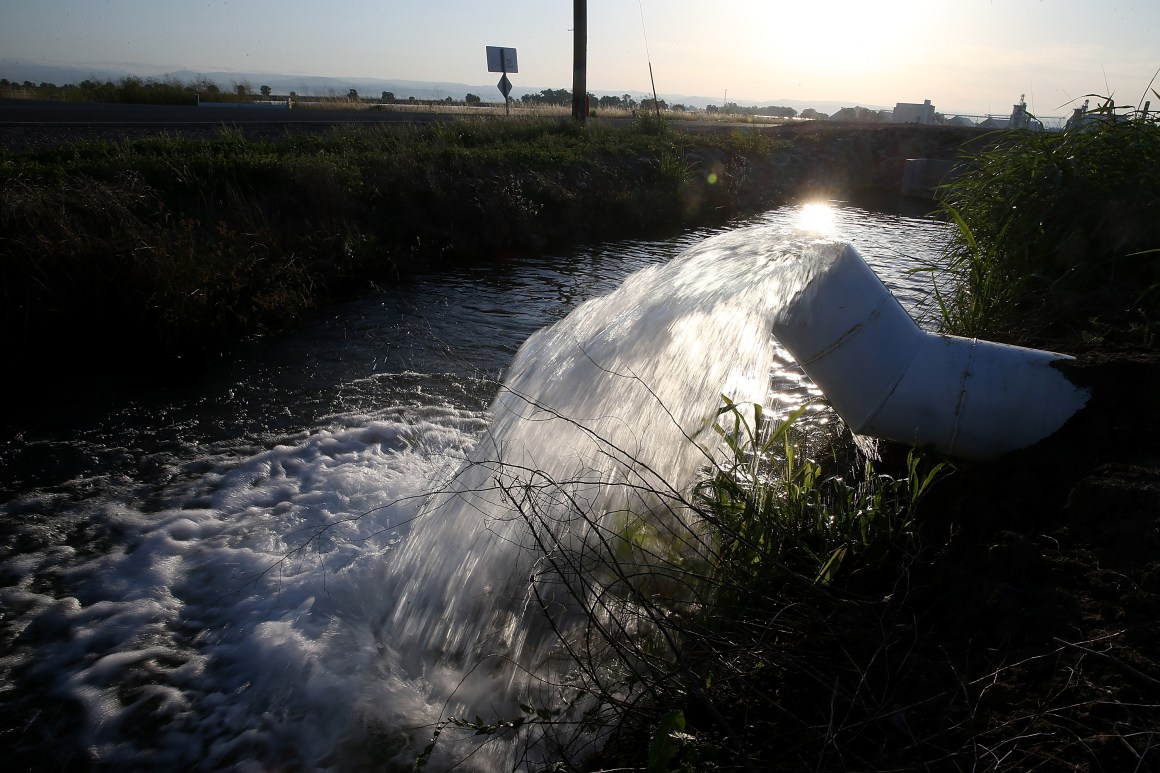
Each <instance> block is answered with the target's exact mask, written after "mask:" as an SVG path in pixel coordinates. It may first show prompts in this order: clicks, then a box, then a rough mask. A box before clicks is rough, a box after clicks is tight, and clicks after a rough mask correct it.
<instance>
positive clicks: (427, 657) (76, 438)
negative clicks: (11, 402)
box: [0, 206, 946, 770]
mask: <svg viewBox="0 0 1160 773" xmlns="http://www.w3.org/2000/svg"><path fill="white" fill-rule="evenodd" d="M803 220H807V221H812V222H807V223H805V224H806V225H808V226H809V227H810V228H813V229H818V230H821V231H824V232H827V233H828V234H830V235H832V236H837V237H840V238H844V239H849V240H850V241H852V242H854V244H855V245H856V246H857V248H858V249H859V250H860V251H861V252H862V253H863V255H864V256H865V257H866V258H867V260H868V261H869V262H870V263H871V264H872V265H873V266H874V267H875V268H876V270H877V271H878V272H879V273H880V275H882V276H883V278H884V281H886V282H887V284H888V285H890V286H891V287H892V289H893V290H894V291H895V293H896V295H897V296H898V297H899V299H900V300H901V301H902V302H903V304H904V305H906V306H908V307H909V308H911V309H912V310H913V313H918V314H920V313H921V309H920V307H921V305H922V304H923V303H924V302H925V299H926V297H927V295H928V291H927V284H926V282H927V280H925V279H923V278H921V277H915V276H913V275H911V274H908V273H907V269H909V268H912V267H914V266H915V265H916V264H917V262H918V261H924V260H929V259H932V258H933V257H934V256H935V255H936V254H937V252H938V250H939V249H940V248H941V245H942V243H943V240H944V239H945V236H946V231H945V226H944V225H943V224H941V223H938V222H936V221H932V220H928V219H923V218H910V217H903V216H898V215H886V214H881V213H872V212H868V211H865V210H862V209H858V208H855V207H849V206H838V207H831V208H826V207H813V208H800V207H798V208H786V209H783V210H779V211H776V212H772V213H769V214H768V215H766V216H764V217H762V218H758V219H756V220H754V221H751V222H747V223H739V224H735V226H734V227H733V228H731V229H729V233H725V234H723V235H719V236H717V238H715V239H714V240H713V241H712V242H710V243H709V244H708V245H707V246H700V247H696V246H694V245H698V244H700V243H701V242H702V240H704V239H705V238H706V237H709V236H713V235H714V233H715V232H708V231H698V232H693V233H689V234H686V235H684V236H682V237H680V238H678V239H673V240H666V241H659V242H621V243H615V244H605V245H600V246H598V247H593V248H590V249H587V250H584V251H581V252H579V253H577V254H575V255H568V256H548V257H540V258H534V259H526V260H520V261H516V262H514V263H512V264H505V265H497V266H490V267H487V268H480V267H476V268H471V269H464V270H462V271H459V272H453V273H445V274H440V275H438V276H431V277H425V278H421V279H419V280H416V281H415V282H414V283H412V284H411V285H409V286H407V287H404V288H400V289H397V290H391V291H384V292H382V293H380V294H377V295H375V296H372V297H368V298H364V299H361V300H359V301H357V302H353V303H350V304H346V305H344V306H342V307H339V308H335V309H331V310H329V311H328V313H327V314H326V315H325V316H324V317H321V318H319V319H318V320H316V321H315V322H314V323H312V324H310V325H308V326H306V327H304V328H303V329H302V330H299V331H296V332H295V333H294V334H292V335H288V336H286V337H284V338H280V339H278V340H265V341H261V342H255V343H254V344H252V345H251V346H250V347H249V348H247V349H245V350H243V351H242V352H240V353H239V355H238V356H237V357H236V358H235V359H234V360H233V361H232V362H231V363H230V364H229V365H228V366H224V367H223V368H222V369H221V371H220V372H217V373H214V374H211V375H210V376H208V377H206V378H204V379H201V380H199V381H197V382H196V383H190V384H188V385H186V386H184V387H181V388H173V389H169V390H167V391H164V392H161V393H147V392H141V393H137V394H129V395H126V396H125V397H124V398H123V399H122V400H121V401H120V402H117V401H114V402H112V403H109V404H106V405H104V406H103V407H100V408H94V407H92V406H91V405H90V406H89V407H87V408H86V409H85V410H83V411H82V410H79V409H77V408H76V407H75V406H71V405H64V404H62V405H61V406H60V411H59V412H58V415H57V416H55V417H50V418H49V420H45V421H32V420H30V421H29V422H28V423H27V424H26V426H24V427H23V428H22V429H20V431H19V432H18V433H17V434H16V436H15V437H13V438H10V439H7V442H5V444H4V446H3V447H2V448H0V462H2V463H3V471H2V472H0V491H2V492H3V493H4V496H5V500H4V504H3V505H2V507H0V535H2V536H3V541H2V543H0V544H2V545H3V546H4V547H3V550H2V553H0V605H2V606H0V612H2V615H3V617H2V619H0V733H2V734H3V738H4V741H5V746H7V747H9V748H11V749H13V750H14V752H13V753H14V754H15V755H16V758H17V760H18V761H20V760H22V761H25V762H26V763H28V764H31V763H32V762H33V761H39V762H40V763H41V764H44V763H45V761H46V760H51V761H52V764H55V765H57V766H61V767H63V766H71V767H85V766H92V765H96V766H97V767H101V768H109V769H117V770H127V769H222V768H226V767H231V768H237V769H239V770H267V769H270V768H286V769H303V768H317V769H333V770H350V769H365V768H367V767H371V766H376V767H377V766H383V767H386V766H388V764H392V765H396V766H398V768H399V769H408V766H409V765H410V763H411V762H412V761H413V760H414V759H415V756H416V755H417V754H418V753H419V752H420V751H421V750H422V749H423V748H424V746H425V745H426V744H427V743H428V742H429V741H430V740H431V737H432V733H433V730H434V729H435V728H436V727H438V726H440V723H441V722H444V721H445V720H447V719H448V718H449V717H451V716H458V717H463V716H467V717H473V716H475V715H479V716H481V717H485V718H488V719H494V718H498V717H509V716H512V715H513V714H518V713H519V711H520V709H519V704H521V703H526V702H527V701H529V700H540V701H547V700H549V699H550V698H551V695H550V694H549V693H551V692H552V690H555V689H556V685H558V683H559V682H560V681H561V680H562V675H563V674H564V673H565V672H566V670H567V668H568V661H567V658H564V657H562V655H561V651H560V647H559V639H558V636H557V633H558V631H559V630H566V628H567V626H568V624H569V620H570V618H569V596H568V590H569V588H568V587H567V583H566V582H560V578H559V577H558V576H555V575H553V574H552V573H551V572H549V571H543V570H542V567H543V565H542V563H540V562H538V561H537V558H538V556H539V555H540V553H539V552H538V551H540V550H541V549H542V548H543V546H544V545H545V544H546V545H549V546H551V547H554V548H559V549H564V548H570V547H575V546H576V545H577V544H578V543H580V544H582V543H583V541H584V540H585V539H586V538H587V537H586V534H587V532H586V531H585V529H586V528H588V527H590V526H591V524H592V521H591V519H587V520H586V519H581V521H580V522H579V523H578V522H577V521H576V520H575V518H574V516H575V513H576V511H577V506H578V505H581V506H582V508H581V509H582V510H583V511H584V512H586V513H592V512H596V513H612V514H615V513H619V512H622V511H624V510H625V509H626V508H635V509H638V510H639V509H641V508H645V509H647V508H648V506H649V502H648V501H646V500H647V499H648V497H643V496H642V495H641V493H640V492H641V491H642V490H644V489H646V488H648V489H658V490H661V491H663V490H665V489H666V487H670V486H671V487H674V489H675V490H679V489H681V488H682V487H683V486H684V485H685V484H686V483H687V482H688V481H689V480H691V479H692V477H693V476H694V475H695V473H696V470H697V468H698V466H699V465H701V464H703V462H704V460H705V458H706V454H710V455H711V454H712V448H711V447H710V445H709V444H708V443H707V442H700V443H698V441H700V440H701V439H702V437H703V435H704V431H705V429H706V428H707V427H708V426H709V424H710V423H711V419H712V416H713V414H714V412H715V409H716V407H717V406H718V404H719V400H720V395H721V394H722V393H723V392H725V393H728V394H731V395H732V396H733V397H735V398H736V399H738V400H742V401H762V402H765V403H767V404H769V405H771V406H773V407H779V406H780V407H781V408H783V409H788V408H789V407H791V406H795V405H797V404H800V403H801V402H803V401H806V400H809V399H811V398H816V397H817V396H818V395H817V392H816V390H815V389H814V388H813V387H812V385H811V384H809V382H808V380H806V379H805V378H804V377H803V376H802V375H801V373H800V371H797V370H796V369H795V367H794V365H793V363H792V361H791V360H790V359H789V358H788V357H787V356H786V355H785V354H784V352H782V351H780V350H779V348H778V347H777V346H776V342H773V341H772V340H771V338H770V336H769V333H768V331H769V320H770V318H771V315H773V314H776V313H777V310H778V308H779V304H780V303H781V301H782V299H784V298H785V297H787V294H792V292H793V291H794V289H795V288H796V287H799V286H800V284H801V282H802V281H804V279H805V278H808V276H809V271H810V263H809V261H808V260H807V259H804V258H803V255H804V254H805V253H808V248H807V247H806V246H803V245H805V242H803V241H801V239H800V238H799V237H792V238H790V239H789V241H787V238H786V237H785V236H784V234H786V233H787V232H788V231H789V230H790V229H791V228H797V227H798V226H800V225H802V221H803ZM794 239H798V241H794ZM690 248H692V249H690ZM678 255H680V257H676V256H678ZM545 326H548V327H545ZM517 351H518V352H519V354H518V356H517ZM501 377H502V381H501ZM78 388H83V374H78ZM815 420H816V421H819V422H821V421H827V420H829V418H828V417H827V416H826V414H825V411H824V410H822V409H819V411H818V412H817V417H816V419H815ZM529 513H531V514H533V515H534V518H529V517H528V515H529ZM597 520H598V519H597ZM537 526H546V527H547V528H546V531H544V532H540V531H537V530H536V528H535V527H537ZM541 607H547V608H549V609H551V610H553V612H552V615H553V616H552V618H551V619H552V622H553V624H554V626H555V627H553V626H549V625H547V624H546V623H545V622H544V621H545V620H546V619H547V618H546V617H545V616H544V615H543V614H542V613H541ZM529 696H534V697H529ZM467 735H468V736H469V737H468V739H467V742H460V741H457V740H456V739H455V738H453V737H452V736H453V733H451V732H448V733H447V735H446V736H445V737H444V738H442V739H441V741H440V744H439V745H438V746H437V749H436V755H435V756H434V757H433V758H432V760H431V762H430V765H429V768H428V769H430V770H441V769H446V768H448V767H450V766H451V765H452V764H454V763H456V762H459V761H461V760H464V759H466V764H465V767H464V768H462V769H478V770H501V769H511V768H512V766H513V765H515V764H517V763H518V762H519V761H521V760H527V761H534V760H535V759H536V755H537V754H539V753H541V751H542V748H543V747H538V746H536V745H535V742H536V739H535V738H534V737H532V736H530V735H529V734H527V733H524V734H514V735H509V736H508V737H507V738H506V739H505V740H500V741H493V742H491V743H487V744H485V745H484V746H483V747H482V748H477V747H478V746H479V742H478V741H473V740H472V738H471V737H470V733H468V734H467ZM50 766H51V765H50Z"/></svg>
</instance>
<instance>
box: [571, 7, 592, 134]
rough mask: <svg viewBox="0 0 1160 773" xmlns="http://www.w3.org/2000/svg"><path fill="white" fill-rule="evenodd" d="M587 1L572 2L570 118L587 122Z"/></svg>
mask: <svg viewBox="0 0 1160 773" xmlns="http://www.w3.org/2000/svg"><path fill="white" fill-rule="evenodd" d="M587 71H588V0H572V118H573V119H575V120H576V121H577V122H579V123H581V124H582V123H584V122H585V121H586V120H588V72H587Z"/></svg>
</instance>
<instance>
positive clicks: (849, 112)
mask: <svg viewBox="0 0 1160 773" xmlns="http://www.w3.org/2000/svg"><path fill="white" fill-rule="evenodd" d="M830 120H831V121H846V122H852V123H880V122H881V121H882V116H881V115H880V114H879V113H878V111H877V110H871V109H869V108H867V107H862V106H861V105H858V106H856V107H843V108H842V109H841V110H839V111H838V112H836V113H834V114H833V115H832V116H830Z"/></svg>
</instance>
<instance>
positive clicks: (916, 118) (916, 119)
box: [890, 99, 935, 126]
mask: <svg viewBox="0 0 1160 773" xmlns="http://www.w3.org/2000/svg"><path fill="white" fill-rule="evenodd" d="M890 120H891V121H892V122H893V123H917V124H922V125H923V126H928V125H930V124H933V123H934V122H935V120H934V105H932V104H931V103H930V100H929V99H927V100H924V101H923V103H922V104H921V105H916V104H914V103H912V102H899V103H898V104H896V105H895V106H894V112H893V113H892V114H891V117H890Z"/></svg>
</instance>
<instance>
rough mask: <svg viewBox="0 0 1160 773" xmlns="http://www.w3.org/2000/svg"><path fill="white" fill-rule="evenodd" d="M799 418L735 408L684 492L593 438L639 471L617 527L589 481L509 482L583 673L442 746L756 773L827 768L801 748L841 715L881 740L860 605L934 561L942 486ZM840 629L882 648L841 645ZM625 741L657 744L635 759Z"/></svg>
mask: <svg viewBox="0 0 1160 773" xmlns="http://www.w3.org/2000/svg"><path fill="white" fill-rule="evenodd" d="M801 416H802V411H796V412H794V413H792V414H791V415H790V416H788V417H787V418H786V419H784V420H772V419H771V418H770V417H769V416H768V415H767V414H766V413H765V412H764V411H762V410H761V409H760V408H758V407H756V406H739V405H736V404H734V403H732V402H730V401H728V400H726V401H725V404H724V407H723V408H722V409H721V411H720V414H719V416H718V421H717V423H716V425H715V429H716V437H717V440H718V443H717V444H715V443H712V442H707V443H706V444H705V446H704V450H705V451H706V454H707V455H706V465H705V467H704V470H703V474H702V476H701V477H700V480H699V482H698V483H696V484H695V485H694V486H693V487H692V489H691V490H690V491H681V490H677V489H675V488H672V487H670V486H668V485H667V484H665V483H664V482H663V481H655V480H651V479H650V478H649V474H648V470H647V467H646V466H645V465H642V464H641V463H640V462H639V460H635V459H633V458H632V457H631V456H630V455H629V454H627V453H626V452H625V451H624V450H623V449H619V448H617V447H615V446H614V445H612V444H609V443H605V442H604V441H601V440H600V439H599V438H594V439H595V440H596V441H597V442H598V443H600V444H601V449H602V454H604V455H606V456H608V457H609V458H611V459H615V460H618V462H619V463H620V464H622V465H623V466H624V469H625V470H627V471H629V472H628V473H626V475H625V476H624V481H623V482H622V483H620V484H617V485H619V486H621V487H623V489H624V491H623V492H622V493H623V496H622V497H616V496H612V497H610V501H617V500H618V499H623V500H624V501H626V502H629V503H632V504H631V505H630V506H628V507H627V508H626V509H624V510H616V511H601V510H599V508H597V509H596V510H591V509H589V508H588V507H586V506H585V505H586V504H587V503H589V502H590V500H591V497H585V496H581V495H578V494H577V493H576V490H577V487H578V486H581V485H582V483H581V482H579V481H559V480H551V479H549V478H548V476H546V475H545V474H544V473H543V471H539V470H525V471H516V470H510V469H508V470H506V471H505V475H508V474H510V475H513V481H512V482H510V483H509V484H499V483H497V485H498V486H499V489H498V493H499V494H500V495H501V496H504V497H505V498H506V500H507V501H508V502H509V503H510V505H511V506H512V508H513V510H514V512H515V513H517V514H518V516H519V517H520V518H521V519H523V520H524V521H525V523H526V525H527V527H528V532H529V534H531V535H532V536H533V537H534V539H533V543H534V547H533V548H532V549H533V550H534V557H533V561H532V564H533V565H534V566H535V567H536V569H535V571H534V572H533V575H534V576H533V578H532V580H531V583H530V587H529V591H530V593H531V596H532V597H533V598H536V599H539V600H540V602H541V604H542V605H543V612H544V616H545V619H548V620H558V619H559V614H558V611H559V609H560V608H561V606H562V605H563V604H564V603H565V602H564V601H563V599H562V594H561V589H564V591H565V592H566V595H567V597H568V601H567V602H566V603H567V605H568V606H570V607H571V608H572V609H573V610H574V612H576V613H578V614H579V615H580V617H581V619H583V620H584V621H585V622H584V623H583V624H582V625H581V626H580V627H579V628H574V627H571V626H569V627H567V628H560V629H558V633H559V634H560V635H561V637H562V638H561V641H560V647H559V648H560V649H561V651H562V652H565V653H567V655H568V656H569V657H570V658H571V660H572V663H573V667H572V668H568V669H566V670H565V673H564V674H562V675H561V681H560V682H558V683H553V684H552V685H550V687H551V690H550V694H551V695H553V696H555V699H554V702H550V703H548V704H547V705H541V704H540V703H537V702H536V700H535V699H529V701H528V702H526V703H525V704H524V705H523V706H522V712H523V713H522V714H520V715H518V716H507V717H481V718H476V719H474V720H470V721H465V720H463V719H448V720H446V721H445V722H443V723H441V724H440V725H438V726H437V727H436V728H435V731H434V739H433V742H432V743H433V744H438V743H439V738H440V735H441V734H442V733H443V732H444V730H446V729H447V728H448V727H450V726H453V727H455V728H456V729H457V730H458V731H460V732H463V731H467V732H474V733H476V734H478V735H481V736H489V735H504V734H507V733H510V732H513V731H515V730H516V729H518V728H522V729H523V730H524V731H526V732H531V733H532V734H533V735H534V736H536V737H539V738H542V739H545V740H548V739H554V742H555V743H557V744H559V748H558V749H557V750H556V752H557V754H558V755H560V757H561V758H562V759H568V756H569V755H570V754H572V753H575V752H576V751H577V750H580V749H582V748H583V747H578V746H576V745H575V743H576V737H575V735H574V734H575V733H576V731H577V730H584V731H586V732H587V733H590V734H595V735H596V736H598V737H601V738H606V737H608V736H609V735H610V734H611V735H613V736H614V737H613V739H612V740H611V741H610V743H609V747H608V750H607V752H606V754H608V755H609V757H608V759H610V760H612V761H613V762H614V764H615V765H621V764H625V763H626V762H627V761H631V762H633V763H637V764H641V765H642V766H645V765H647V766H648V768H649V769H650V770H657V771H663V770H667V769H675V770H689V771H692V770H711V769H722V770H725V769H739V768H744V767H746V766H750V765H753V766H757V768H759V769H761V768H762V766H763V765H766V764H774V765H776V764H785V763H788V762H790V761H792V762H795V763H801V761H802V760H808V759H813V760H814V761H816V760H817V759H818V755H822V756H824V755H825V754H826V749H825V741H824V740H823V739H820V738H809V739H807V738H805V737H793V734H794V733H796V732H798V731H799V730H801V729H802V727H803V726H808V727H809V728H810V733H811V734H816V732H817V729H818V728H817V725H816V723H817V721H818V719H817V717H818V713H819V712H823V713H824V712H825V711H828V710H830V709H831V708H832V707H833V706H834V704H835V703H838V704H840V705H841V711H842V712H843V713H844V715H845V716H844V718H843V719H842V722H843V723H846V722H849V723H850V725H851V726H856V727H857V728H858V730H857V732H858V733H859V735H861V734H863V733H864V734H866V736H867V737H870V736H873V734H874V732H875V728H880V727H881V726H883V725H888V724H889V723H890V721H891V719H890V710H889V709H888V708H885V707H883V706H882V705H881V701H880V700H879V697H878V696H869V695H868V694H867V693H866V691H865V690H864V689H863V687H864V685H863V687H860V686H859V681H860V680H865V679H866V678H867V675H868V673H870V672H871V671H876V670H877V669H879V668H880V667H881V666H882V665H883V664H875V663H873V654H872V652H873V650H871V651H870V652H867V651H866V650H865V648H864V645H870V644H873V643H874V640H875V637H874V635H873V634H874V630H873V622H872V621H873V616H874V615H876V614H878V613H879V612H880V609H879V607H878V606H876V605H875V604H873V603H869V602H868V601H867V599H869V598H872V597H873V596H874V595H876V594H877V595H883V594H887V595H888V594H889V593H890V592H891V591H892V590H894V589H895V588H896V584H897V583H898V582H899V579H900V577H903V576H904V575H905V572H906V567H907V566H908V564H909V562H910V561H911V560H913V558H914V557H915V556H916V555H917V553H918V551H919V550H920V549H921V545H920V543H919V541H918V539H917V535H916V518H917V512H918V508H919V507H920V504H921V502H922V500H923V499H924V498H925V496H926V495H927V494H928V492H929V491H930V490H931V488H932V487H933V486H935V485H936V483H937V480H938V479H939V478H940V477H942V476H943V475H944V474H946V473H947V472H949V468H948V467H946V466H945V465H943V464H941V463H932V462H928V461H926V460H924V459H922V458H920V457H919V456H917V455H915V454H912V455H911V456H910V457H909V458H908V459H907V461H906V462H904V463H903V465H902V469H901V473H900V474H897V475H892V474H887V472H886V471H885V470H883V469H879V468H878V466H877V464H876V463H875V462H871V461H867V460H866V459H865V458H863V457H860V456H858V455H857V454H856V453H854V452H853V450H852V446H851V445H850V437H849V435H848V434H835V435H833V436H829V437H823V438H817V437H815V436H813V435H807V433H805V432H804V431H803V430H802V429H801V428H800V426H799V422H800V419H801ZM690 442H692V441H691V440H690ZM718 444H719V448H720V451H721V456H720V461H713V460H714V459H717V458H718V454H717V452H716V451H715V450H714V449H715V448H717V447H718ZM497 480H498V478H497ZM541 591H545V592H546V593H547V594H548V596H550V598H541V596H540V595H539V594H540V592H541ZM553 625H555V623H553ZM846 626H855V627H860V628H864V629H865V630H867V631H869V632H870V634H871V635H870V636H869V637H864V638H865V641H862V642H857V643H853V642H847V641H846V640H845V638H844V637H845V633H844V631H843V630H840V629H844V628H845V627H846ZM887 640H888V642H889V643H888V645H887V644H885V643H882V642H885V641H887ZM880 644H881V646H891V647H893V646H895V644H896V642H895V641H894V640H893V638H892V637H891V636H887V637H886V639H884V640H881V641H880ZM875 646H877V645H875ZM842 650H844V652H842ZM839 653H841V656H840V657H835V656H836V655H837V654H839ZM803 679H804V680H806V681H807V682H810V683H813V681H814V680H815V679H817V680H820V682H821V683H820V684H818V685H817V686H818V688H819V689H818V691H817V692H816V694H815V695H814V696H813V699H812V700H811V701H810V702H808V703H807V702H805V701H802V702H801V704H800V705H799V706H796V707H787V706H785V705H783V704H782V700H783V699H784V696H786V695H789V694H792V693H796V692H797V691H799V690H801V689H802V680H803ZM835 680H837V681H835ZM541 700H547V699H546V698H543V697H542V698H541ZM787 710H789V711H796V712H797V715H796V717H795V718H794V720H793V721H792V722H786V721H784V720H785V712H786V711H787ZM650 727H651V728H652V729H649V728H650ZM617 733H624V734H626V735H625V736H624V737H631V738H634V739H639V738H641V737H642V735H643V736H646V737H647V736H651V737H652V743H651V744H639V743H638V744H637V746H636V747H635V748H633V749H628V750H626V749H624V748H622V747H620V746H618V743H617V738H616V737H615V735H616V734H617ZM861 743H862V740H859V744H861ZM646 746H647V749H646V748H645V747H646ZM431 748H433V747H429V749H428V751H427V752H426V753H425V754H424V757H423V758H422V759H421V760H420V763H421V764H422V763H425V762H426V760H427V758H428V756H429V753H430V751H431ZM571 762H576V760H575V759H572V760H571ZM591 764H599V763H591ZM610 764H613V763H610ZM561 769H565V768H561ZM794 769H800V768H794Z"/></svg>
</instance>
